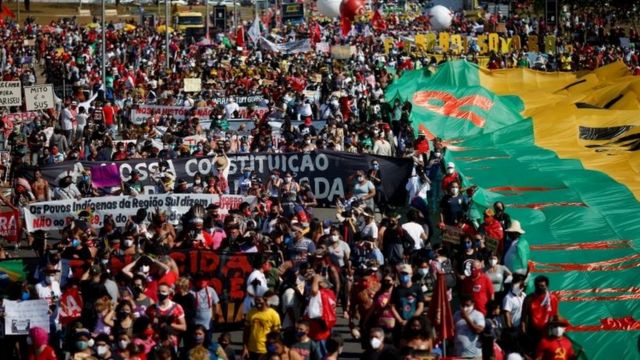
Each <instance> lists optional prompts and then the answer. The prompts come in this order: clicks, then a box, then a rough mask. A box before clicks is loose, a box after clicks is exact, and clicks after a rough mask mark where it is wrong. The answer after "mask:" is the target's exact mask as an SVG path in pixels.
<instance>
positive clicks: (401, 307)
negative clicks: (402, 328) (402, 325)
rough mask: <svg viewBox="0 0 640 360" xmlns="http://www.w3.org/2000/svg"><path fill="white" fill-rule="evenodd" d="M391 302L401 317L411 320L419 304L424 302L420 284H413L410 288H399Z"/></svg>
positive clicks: (394, 291)
mask: <svg viewBox="0 0 640 360" xmlns="http://www.w3.org/2000/svg"><path fill="white" fill-rule="evenodd" d="M391 302H392V303H393V306H395V308H396V311H397V312H398V314H400V316H401V317H402V318H403V319H405V320H409V319H410V318H411V317H412V316H414V315H415V312H416V309H417V308H418V304H419V303H421V302H423V301H422V290H421V289H420V286H418V284H414V283H412V284H411V286H410V287H405V286H402V285H400V286H398V287H396V288H394V289H393V293H392V294H391Z"/></svg>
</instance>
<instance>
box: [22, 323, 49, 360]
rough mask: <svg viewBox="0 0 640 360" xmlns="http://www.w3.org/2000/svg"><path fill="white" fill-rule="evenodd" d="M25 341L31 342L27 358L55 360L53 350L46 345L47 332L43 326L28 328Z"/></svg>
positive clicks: (47, 340)
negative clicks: (27, 335)
mask: <svg viewBox="0 0 640 360" xmlns="http://www.w3.org/2000/svg"><path fill="white" fill-rule="evenodd" d="M27 342H30V343H31V344H30V345H31V346H30V348H29V359H28V360H56V353H55V351H53V348H52V347H51V346H49V345H48V342H49V334H47V332H46V331H45V330H44V329H43V328H41V327H37V326H36V327H32V328H31V329H29V338H28V339H27Z"/></svg>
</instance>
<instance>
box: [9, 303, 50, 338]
mask: <svg viewBox="0 0 640 360" xmlns="http://www.w3.org/2000/svg"><path fill="white" fill-rule="evenodd" d="M3 305H4V332H5V334H6V335H26V334H28V333H29V329H30V328H32V327H36V326H37V327H41V328H42V329H44V330H45V331H46V332H49V303H48V302H47V301H46V300H26V301H10V300H5V301H4V302H3Z"/></svg>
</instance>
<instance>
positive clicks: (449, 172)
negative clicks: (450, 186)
mask: <svg viewBox="0 0 640 360" xmlns="http://www.w3.org/2000/svg"><path fill="white" fill-rule="evenodd" d="M454 171H455V170H454V169H453V168H448V169H447V174H449V175H451V174H453V172H454Z"/></svg>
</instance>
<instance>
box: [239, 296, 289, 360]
mask: <svg viewBox="0 0 640 360" xmlns="http://www.w3.org/2000/svg"><path fill="white" fill-rule="evenodd" d="M254 304H255V307H254V308H252V309H251V310H250V311H249V313H248V314H247V316H246V318H245V322H244V329H243V333H242V343H243V349H242V358H243V359H251V360H254V359H259V358H260V357H261V356H262V355H264V354H266V353H267V334H269V333H270V332H274V331H279V330H280V315H279V314H278V312H277V311H275V310H274V309H272V308H270V307H269V306H268V305H267V301H266V299H265V298H263V297H256V298H255V299H254Z"/></svg>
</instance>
